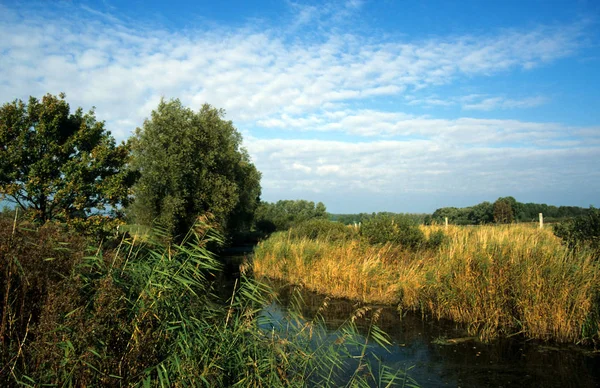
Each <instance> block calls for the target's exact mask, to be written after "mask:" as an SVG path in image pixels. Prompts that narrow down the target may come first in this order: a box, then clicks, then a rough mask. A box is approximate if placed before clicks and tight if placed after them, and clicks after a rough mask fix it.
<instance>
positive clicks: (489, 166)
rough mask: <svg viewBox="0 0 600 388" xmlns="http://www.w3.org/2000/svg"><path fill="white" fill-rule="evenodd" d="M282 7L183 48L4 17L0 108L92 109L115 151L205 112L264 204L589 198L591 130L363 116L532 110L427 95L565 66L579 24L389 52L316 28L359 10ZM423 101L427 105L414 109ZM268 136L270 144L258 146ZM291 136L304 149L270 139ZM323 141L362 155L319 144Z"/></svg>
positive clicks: (109, 21)
mask: <svg viewBox="0 0 600 388" xmlns="http://www.w3.org/2000/svg"><path fill="white" fill-rule="evenodd" d="M291 4H292V8H294V10H295V13H294V15H293V17H294V18H295V19H294V20H295V22H294V23H290V25H289V26H280V27H270V28H269V29H268V30H265V31H260V30H258V28H254V27H240V28H232V29H226V28H223V27H219V26H216V28H215V29H214V30H212V31H206V30H194V29H190V30H187V31H182V32H172V31H167V30H162V29H160V28H153V29H150V28H146V27H142V26H139V25H136V24H135V23H134V22H131V21H128V22H127V23H124V22H123V21H119V20H118V19H116V18H115V17H114V16H113V15H110V14H107V13H102V14H98V13H97V12H96V11H95V10H94V9H91V8H86V9H83V10H79V11H77V9H76V7H74V6H69V5H64V7H66V8H68V10H69V11H72V12H61V13H58V12H54V13H52V12H50V13H46V12H29V11H27V10H21V11H19V12H14V11H13V10H12V9H11V8H9V7H6V6H3V5H1V4H0V36H1V37H2V39H0V100H2V101H10V100H13V99H14V98H22V99H25V98H27V97H28V96H29V95H34V96H42V95H43V94H45V93H47V92H50V93H55V94H56V93H59V92H61V91H64V92H66V93H67V98H68V100H69V102H70V103H71V105H72V106H83V107H84V108H85V109H88V108H90V107H91V106H96V107H97V109H96V115H97V117H98V118H99V119H100V120H106V121H107V127H108V128H109V129H110V130H111V131H113V133H114V134H115V135H116V136H117V137H118V138H119V140H122V139H124V138H126V137H127V136H128V135H129V134H130V133H131V131H132V130H134V129H135V127H136V126H140V125H141V124H142V122H143V119H144V118H145V117H148V116H149V114H150V112H151V110H152V109H153V108H154V107H156V105H157V104H158V101H159V100H160V98H161V96H164V97H167V98H170V97H179V98H181V99H182V102H183V103H184V104H185V105H188V106H191V107H192V108H194V109H197V108H198V107H199V106H200V105H201V104H202V103H204V102H209V103H211V104H212V105H214V106H217V107H222V108H225V109H226V110H227V118H228V119H231V120H233V121H234V123H235V124H236V125H237V126H238V127H240V128H241V129H243V130H244V131H247V132H245V137H246V141H245V143H246V145H247V148H248V150H249V152H250V154H251V155H252V157H253V159H254V160H255V162H256V164H257V167H258V168H259V170H261V171H262V172H263V186H264V190H263V191H264V192H265V193H269V190H271V192H273V190H280V191H283V190H288V191H290V192H294V193H298V195H299V196H300V195H301V194H302V193H306V192H321V193H328V192H329V193H332V192H333V193H336V194H337V193H344V192H347V191H356V192H378V193H400V192H402V193H445V192H446V193H447V192H456V193H466V192H469V191H471V192H474V191H476V192H486V193H487V192H490V193H491V192H495V191H497V190H502V191H503V192H507V191H509V192H510V190H521V189H523V187H527V188H536V189H537V188H539V189H540V190H542V189H548V190H550V189H552V187H553V186H554V187H556V185H558V184H560V185H561V186H565V187H569V185H570V186H571V187H576V186H577V185H578V184H579V185H581V182H582V179H583V176H586V177H587V178H586V179H587V182H588V184H587V186H588V188H589V190H595V191H596V192H598V191H599V190H600V186H599V185H600V183H598V182H600V179H597V178H598V173H597V172H596V171H595V169H594V166H597V165H598V164H599V162H600V157H599V155H600V152H599V151H600V150H599V147H600V137H599V135H598V133H599V132H600V130H599V129H598V128H597V127H586V128H582V127H573V126H569V125H565V124H561V123H536V122H526V121H521V120H496V119H481V118H477V119H476V118H470V117H461V118H455V119H446V118H439V117H431V116H420V115H414V114H410V113H407V112H401V111H399V110H398V107H397V105H394V104H389V105H387V108H388V111H384V110H383V109H381V108H373V106H374V105H375V104H373V103H372V102H373V101H375V100H376V99H380V100H381V99H385V98H388V97H389V98H390V100H392V99H395V100H394V101H398V98H400V99H401V98H402V97H405V98H406V101H407V104H408V106H411V105H424V106H436V107H444V106H447V107H449V106H455V107H462V108H463V109H465V110H479V111H484V112H485V111H490V110H492V109H505V110H508V109H516V108H528V107H535V106H539V105H541V104H544V103H546V102H547V98H546V97H544V96H541V95H538V94H536V93H535V91H533V92H532V94H531V95H529V96H525V97H523V96H519V98H514V97H511V96H494V95H490V94H486V93H480V94H472V95H468V96H463V97H453V98H444V97H440V96H437V95H435V94H432V93H435V91H436V85H447V84H450V83H452V82H454V81H455V80H457V79H468V80H470V79H473V78H477V77H489V76H492V75H494V74H497V73H501V72H509V71H513V70H519V71H528V70H529V69H534V68H536V67H539V66H542V65H544V64H547V63H549V62H552V61H555V60H557V59H560V58H564V57H566V56H569V55H572V54H573V53H575V52H576V51H577V50H578V49H579V48H580V46H581V42H582V34H583V32H582V30H581V28H580V27H579V26H578V25H577V24H573V25H568V26H552V27H545V26H539V27H536V28H532V29H529V30H526V29H522V30H511V31H498V32H496V33H495V34H487V35H485V36H473V35H465V36H453V37H448V38H444V37H436V38H430V39H424V40H423V39H422V40H415V39H413V40H409V39H405V40H402V39H399V38H398V39H395V40H391V39H389V38H376V37H365V36H361V35H358V34H351V33H339V32H337V31H339V30H337V29H336V28H328V23H330V22H331V21H332V20H334V22H335V23H343V22H344V19H347V20H351V19H352V17H357V15H359V14H360V12H359V11H360V7H361V6H362V2H361V1H357V0H351V1H347V2H340V3H335V4H333V3H328V5H327V6H325V7H316V6H305V5H297V4H294V3H291ZM62 11H65V10H62ZM65 14H69V16H68V17H65V16H63V15H65ZM313 24H314V25H315V29H314V30H315V31H314V32H313V33H310V34H306V36H303V37H297V36H294V37H293V39H290V30H293V29H294V28H301V27H302V28H304V27H307V26H310V27H312V26H313ZM420 93H422V94H424V95H429V97H423V98H421V97H415V96H416V95H420ZM249 128H250V129H249ZM278 130H281V131H286V132H285V135H281V134H279V132H277V131H278ZM265 133H266V134H269V133H270V134H273V133H276V135H275V136H277V137H278V138H277V139H259V137H261V136H265ZM294 136H302V137H304V138H305V137H307V136H314V137H315V138H314V139H313V140H293V139H281V138H282V137H286V138H289V137H294ZM324 136H327V139H332V138H335V137H336V136H339V138H340V139H353V138H355V137H356V136H360V137H362V141H361V142H355V143H353V142H350V141H349V140H348V141H341V140H339V141H333V140H319V137H324ZM366 139H368V140H373V141H365V140H366ZM382 139H384V140H382ZM557 182H558V183H557Z"/></svg>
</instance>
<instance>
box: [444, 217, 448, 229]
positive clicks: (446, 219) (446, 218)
mask: <svg viewBox="0 0 600 388" xmlns="http://www.w3.org/2000/svg"><path fill="white" fill-rule="evenodd" d="M444 218H445V221H446V229H448V217H444Z"/></svg>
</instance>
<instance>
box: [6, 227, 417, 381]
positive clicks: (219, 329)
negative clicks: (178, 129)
mask: <svg viewBox="0 0 600 388" xmlns="http://www.w3.org/2000/svg"><path fill="white" fill-rule="evenodd" d="M154 237H157V239H156V240H155V239H154ZM220 239H221V237H220V236H219V235H218V234H216V233H215V232H214V230H213V229H211V228H210V227H208V226H207V225H205V224H202V223H199V224H197V225H196V227H195V228H194V230H192V231H191V232H190V234H189V235H188V236H187V238H186V239H185V240H184V241H183V242H182V243H181V244H170V245H169V244H164V243H161V242H160V241H164V239H161V238H160V231H154V232H153V233H152V234H150V235H148V234H146V235H145V236H144V238H143V239H142V240H143V242H140V239H139V238H138V237H137V236H136V235H133V236H129V235H127V236H121V239H120V241H119V242H118V243H117V244H114V245H115V248H114V249H100V248H97V247H95V246H88V244H87V242H86V240H85V239H84V238H82V237H81V236H78V235H76V234H72V233H69V232H67V231H65V230H63V229H62V228H61V226H59V225H52V224H47V225H45V226H43V227H41V228H35V227H34V226H33V225H30V224H23V223H21V224H13V223H12V221H10V220H6V219H0V258H1V268H0V276H1V277H2V279H1V280H2V283H1V284H2V287H1V293H0V303H1V307H2V321H1V325H0V334H1V337H0V339H1V340H2V347H1V354H0V357H1V359H0V360H1V362H2V369H1V370H0V383H1V384H2V385H4V386H43V385H44V386H45V385H52V386H64V387H73V386H115V387H117V386H118V387H122V386H144V387H152V386H161V387H184V386H194V387H196V386H207V387H214V386H234V387H235V386H239V387H252V386H254V387H278V386H306V385H315V386H344V385H346V386H389V385H394V384H404V385H406V386H414V382H413V381H412V380H410V379H409V378H407V376H406V375H405V374H403V373H402V372H401V371H395V370H390V369H387V368H385V367H383V366H379V367H376V366H375V365H374V364H373V363H371V362H367V358H368V357H367V356H366V354H367V353H368V343H357V342H356V341H355V338H359V337H358V336H357V335H356V330H355V327H354V324H353V321H352V320H348V322H346V323H345V324H344V325H343V326H342V328H341V329H340V330H341V332H342V333H344V334H343V339H342V340H340V339H339V338H330V336H328V335H327V334H326V332H325V331H324V329H323V326H322V325H321V322H319V319H318V318H317V319H312V320H306V319H304V318H302V316H301V315H300V314H299V313H297V314H294V313H292V314H291V315H290V318H288V319H287V320H286V321H285V322H282V321H278V320H275V319H273V318H269V317H267V316H265V315H264V314H261V313H260V311H261V309H262V308H263V306H264V305H265V304H267V303H268V302H269V300H270V299H271V298H273V297H274V295H273V292H272V291H271V290H270V288H269V287H267V286H266V285H264V284H262V283H260V282H257V281H254V280H252V279H250V278H245V277H242V278H241V279H240V280H239V282H236V285H235V287H234V289H233V291H232V294H231V297H230V299H229V300H227V301H223V300H222V299H220V298H218V297H217V296H215V293H214V292H213V286H212V284H213V282H212V281H213V279H215V277H216V276H217V275H218V273H219V272H220V271H221V265H220V263H219V261H218V260H217V259H216V258H215V257H214V256H213V255H212V254H211V253H210V252H209V251H208V250H207V246H209V245H210V244H211V243H216V242H219V240H220ZM369 341H377V342H378V343H381V344H383V345H385V344H386V343H387V338H386V336H385V335H384V334H383V333H381V332H380V331H379V330H378V329H377V327H376V326H373V328H372V335H371V336H370V337H369Z"/></svg>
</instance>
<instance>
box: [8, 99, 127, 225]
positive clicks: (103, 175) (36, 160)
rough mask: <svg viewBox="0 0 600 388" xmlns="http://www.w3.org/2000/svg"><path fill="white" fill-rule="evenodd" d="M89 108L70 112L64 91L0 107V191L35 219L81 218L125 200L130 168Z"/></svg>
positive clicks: (124, 152) (97, 215)
mask: <svg viewBox="0 0 600 388" xmlns="http://www.w3.org/2000/svg"><path fill="white" fill-rule="evenodd" d="M129 158H130V149H129V146H128V145H127V144H125V143H122V144H120V145H116V144H115V139H114V138H113V137H112V135H111V133H110V132H109V131H107V130H106V129H105V128H104V122H99V121H96V117H95V115H94V111H93V110H92V111H89V112H88V113H84V112H83V110H82V109H81V108H78V109H76V110H75V112H74V113H70V107H69V104H68V103H67V102H66V101H65V95H64V94H61V95H59V96H53V95H50V94H47V95H45V96H44V97H43V98H42V100H41V101H39V100H38V99H37V98H35V97H30V98H29V101H28V103H24V102H23V101H21V100H15V101H13V102H12V103H7V104H4V105H3V106H2V107H1V108H0V195H1V196H2V197H4V198H7V199H9V200H10V201H12V202H14V203H16V204H17V205H18V206H20V207H21V208H22V209H23V210H26V211H28V213H29V214H31V216H32V218H34V219H35V220H37V221H41V222H44V221H47V220H54V219H56V220H61V221H69V222H71V221H72V222H76V223H81V222H84V221H85V220H88V217H90V216H91V215H95V219H94V222H95V223H96V222H98V220H102V219H103V217H102V216H101V215H100V214H104V213H105V212H106V211H107V210H112V211H118V210H119V209H120V206H121V205H127V203H128V200H129V194H130V191H129V189H130V187H131V185H132V184H133V183H134V180H135V174H134V173H132V172H131V171H129V170H128V169H127V168H126V167H127V163H128V161H129ZM0 199H1V198H0Z"/></svg>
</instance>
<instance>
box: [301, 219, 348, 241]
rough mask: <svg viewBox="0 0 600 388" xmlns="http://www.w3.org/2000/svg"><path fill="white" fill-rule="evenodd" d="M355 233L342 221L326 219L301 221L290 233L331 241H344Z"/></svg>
mask: <svg viewBox="0 0 600 388" xmlns="http://www.w3.org/2000/svg"><path fill="white" fill-rule="evenodd" d="M353 234H354V233H353V231H352V229H351V228H349V227H347V226H345V225H344V224H342V223H341V222H335V221H329V220H324V219H312V220H308V221H304V222H301V223H300V224H298V225H297V226H296V227H294V228H292V229H291V231H290V235H291V236H292V237H295V238H309V239H312V240H316V239H325V240H329V241H344V240H347V239H350V238H351V237H352V235H353Z"/></svg>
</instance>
